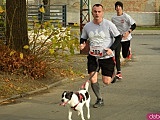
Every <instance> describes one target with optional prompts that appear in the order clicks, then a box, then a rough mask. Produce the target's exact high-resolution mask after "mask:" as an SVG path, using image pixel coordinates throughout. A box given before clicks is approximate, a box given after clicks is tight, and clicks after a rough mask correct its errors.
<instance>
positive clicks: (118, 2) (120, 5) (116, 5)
mask: <svg viewBox="0 0 160 120" xmlns="http://www.w3.org/2000/svg"><path fill="white" fill-rule="evenodd" d="M118 6H119V7H121V8H122V10H123V3H122V2H121V1H117V2H116V3H115V10H116V8H117V7H118Z"/></svg>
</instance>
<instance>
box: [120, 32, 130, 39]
mask: <svg viewBox="0 0 160 120" xmlns="http://www.w3.org/2000/svg"><path fill="white" fill-rule="evenodd" d="M129 34H130V33H129V32H128V31H127V32H125V33H124V34H123V37H122V39H124V40H126V39H127V37H128V35H129Z"/></svg>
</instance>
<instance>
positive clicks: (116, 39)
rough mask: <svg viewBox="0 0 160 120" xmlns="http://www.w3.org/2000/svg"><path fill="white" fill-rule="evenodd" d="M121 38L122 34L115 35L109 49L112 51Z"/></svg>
mask: <svg viewBox="0 0 160 120" xmlns="http://www.w3.org/2000/svg"><path fill="white" fill-rule="evenodd" d="M121 40H122V36H121V35H118V36H116V37H115V41H114V43H113V44H112V45H111V47H110V49H111V50H112V51H113V50H115V49H116V48H117V46H118V45H119V44H120V42H121Z"/></svg>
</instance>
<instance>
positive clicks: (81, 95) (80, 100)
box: [71, 92, 84, 111]
mask: <svg viewBox="0 0 160 120" xmlns="http://www.w3.org/2000/svg"><path fill="white" fill-rule="evenodd" d="M75 94H76V95H77V96H78V99H79V101H78V103H77V104H76V105H75V106H73V107H71V108H72V109H73V110H75V111H77V110H76V107H77V106H78V104H79V103H80V102H82V99H83V98H84V96H83V94H81V93H79V92H76V93H75Z"/></svg>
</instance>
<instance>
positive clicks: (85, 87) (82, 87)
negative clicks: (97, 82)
mask: <svg viewBox="0 0 160 120" xmlns="http://www.w3.org/2000/svg"><path fill="white" fill-rule="evenodd" d="M88 88H89V80H87V81H86V82H85V83H84V84H83V85H82V86H81V89H85V90H87V91H88Z"/></svg>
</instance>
